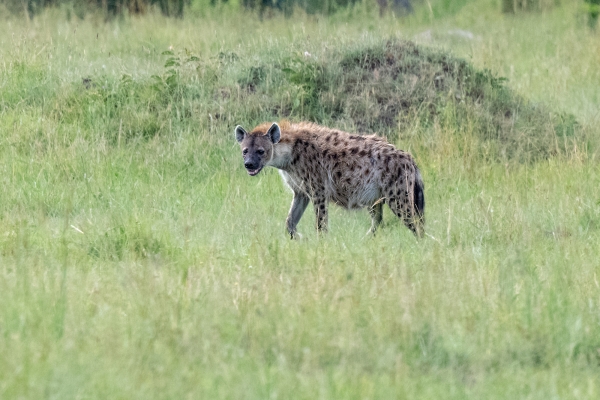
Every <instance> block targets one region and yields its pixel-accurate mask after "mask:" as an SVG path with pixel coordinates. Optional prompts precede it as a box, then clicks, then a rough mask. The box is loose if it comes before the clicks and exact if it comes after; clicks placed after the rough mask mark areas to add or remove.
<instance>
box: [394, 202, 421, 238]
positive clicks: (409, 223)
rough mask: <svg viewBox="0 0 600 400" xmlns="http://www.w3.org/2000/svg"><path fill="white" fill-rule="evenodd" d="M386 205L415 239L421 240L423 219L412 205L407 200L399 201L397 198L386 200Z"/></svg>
mask: <svg viewBox="0 0 600 400" xmlns="http://www.w3.org/2000/svg"><path fill="white" fill-rule="evenodd" d="M388 205H389V206H390V209H391V210H392V212H393V213H394V214H395V215H396V216H397V217H398V218H400V219H401V220H402V222H404V225H406V227H407V228H408V229H410V230H411V231H412V233H414V234H415V236H416V237H417V238H422V237H423V234H424V233H425V229H424V224H423V218H422V217H421V215H419V213H418V212H417V210H416V209H415V207H414V205H413V204H412V203H411V202H410V201H408V199H399V198H397V197H394V198H390V199H388Z"/></svg>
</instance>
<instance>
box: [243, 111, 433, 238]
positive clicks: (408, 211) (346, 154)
mask: <svg viewBox="0 0 600 400" xmlns="http://www.w3.org/2000/svg"><path fill="white" fill-rule="evenodd" d="M235 134H236V139H237V141H238V142H239V143H240V147H241V149H242V155H243V157H244V166H245V167H246V170H247V171H248V173H249V174H250V175H253V176H254V175H256V174H258V173H259V172H260V171H261V170H262V168H264V167H265V166H271V167H275V168H277V169H279V173H280V174H281V176H282V178H283V180H284V182H285V183H286V184H287V185H288V186H289V187H290V188H291V190H292V191H293V193H294V198H293V200H292V206H291V209H290V212H289V215H288V217H287V221H286V225H287V230H288V233H289V234H290V236H291V237H292V238H294V237H296V236H297V232H296V226H297V225H298V221H299V220H300V218H301V217H302V214H303V213H304V211H305V209H306V207H307V206H308V203H309V202H312V203H313V206H314V210H315V214H316V228H317V231H318V232H323V231H326V230H327V206H328V203H329V202H333V203H335V204H338V205H340V206H342V207H344V208H347V209H356V208H364V207H367V208H368V209H369V212H370V214H371V219H372V223H371V229H370V230H369V232H370V233H372V234H374V233H375V231H376V230H377V227H378V226H379V224H380V223H381V220H382V211H383V204H384V203H387V204H388V206H389V207H390V209H391V210H392V211H393V213H394V214H395V215H396V216H398V217H399V218H400V219H402V221H403V222H404V224H405V225H406V226H407V227H408V228H409V229H410V230H411V231H412V232H413V233H414V234H415V235H416V236H417V237H421V236H422V235H423V233H424V230H423V228H424V211H425V198H424V193H423V189H424V186H423V180H422V178H421V174H420V172H419V169H418V168H417V165H416V164H415V162H414V160H413V158H412V157H411V155H410V154H408V153H406V152H404V151H402V150H398V149H396V148H395V147H394V146H392V145H391V144H389V143H388V142H387V141H386V140H385V139H383V138H381V137H378V136H375V135H370V136H361V135H354V134H350V133H347V132H343V131H340V130H336V129H329V128H326V127H323V126H319V125H316V124H312V123H306V122H301V123H297V124H292V123H290V122H288V121H282V122H281V123H280V124H279V125H278V124H277V123H272V124H271V123H264V124H261V125H259V126H257V127H256V128H254V129H253V130H252V131H251V132H246V131H245V130H244V128H242V127H241V126H239V125H238V126H237V127H236V129H235Z"/></svg>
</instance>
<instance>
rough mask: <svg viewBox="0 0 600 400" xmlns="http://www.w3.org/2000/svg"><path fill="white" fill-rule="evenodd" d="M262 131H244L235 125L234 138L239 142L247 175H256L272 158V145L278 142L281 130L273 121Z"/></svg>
mask: <svg viewBox="0 0 600 400" xmlns="http://www.w3.org/2000/svg"><path fill="white" fill-rule="evenodd" d="M263 132H264V131H262V132H261V131H257V130H255V131H253V132H252V133H248V132H246V130H245V129H244V128H242V127H241V126H240V125H238V126H236V127H235V139H236V140H237V141H238V143H239V144H240V147H241V149H242V156H243V157H244V167H246V171H248V175H250V176H254V175H257V174H258V173H259V172H260V171H261V170H262V169H263V168H264V167H265V165H268V164H269V161H271V159H272V158H273V145H275V144H276V143H278V142H279V139H280V138H281V130H280V129H279V125H277V124H276V123H273V125H271V127H270V128H269V130H268V131H267V133H263Z"/></svg>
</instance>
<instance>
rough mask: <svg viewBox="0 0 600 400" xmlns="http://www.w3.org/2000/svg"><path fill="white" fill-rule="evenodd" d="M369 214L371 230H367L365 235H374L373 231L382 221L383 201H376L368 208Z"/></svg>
mask: <svg viewBox="0 0 600 400" xmlns="http://www.w3.org/2000/svg"><path fill="white" fill-rule="evenodd" d="M369 214H370V215H371V229H369V231H368V232H367V235H375V231H376V230H377V227H379V225H380V224H381V220H382V219H383V200H378V201H377V202H376V203H375V204H373V205H372V206H371V207H369Z"/></svg>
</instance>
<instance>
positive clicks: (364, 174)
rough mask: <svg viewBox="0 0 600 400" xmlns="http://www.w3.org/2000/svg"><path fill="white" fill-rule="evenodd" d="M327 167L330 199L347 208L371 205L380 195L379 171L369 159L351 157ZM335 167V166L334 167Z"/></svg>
mask: <svg viewBox="0 0 600 400" xmlns="http://www.w3.org/2000/svg"><path fill="white" fill-rule="evenodd" d="M343 164H344V165H343V166H342V168H343V169H342V168H340V167H339V164H338V165H335V164H334V165H332V166H329V168H328V174H327V175H328V177H329V179H328V187H327V189H328V190H327V192H328V195H329V199H330V201H332V202H334V203H336V204H338V205H340V206H342V207H344V208H347V209H359V208H365V207H371V206H372V205H373V204H374V203H375V202H377V201H378V200H379V199H380V197H381V195H382V192H381V185H380V183H379V180H380V179H379V176H380V171H379V170H378V169H377V168H375V167H374V165H373V164H372V163H371V161H370V160H369V159H366V160H365V159H351V160H349V161H348V162H344V163H343ZM336 167H337V168H336Z"/></svg>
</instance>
